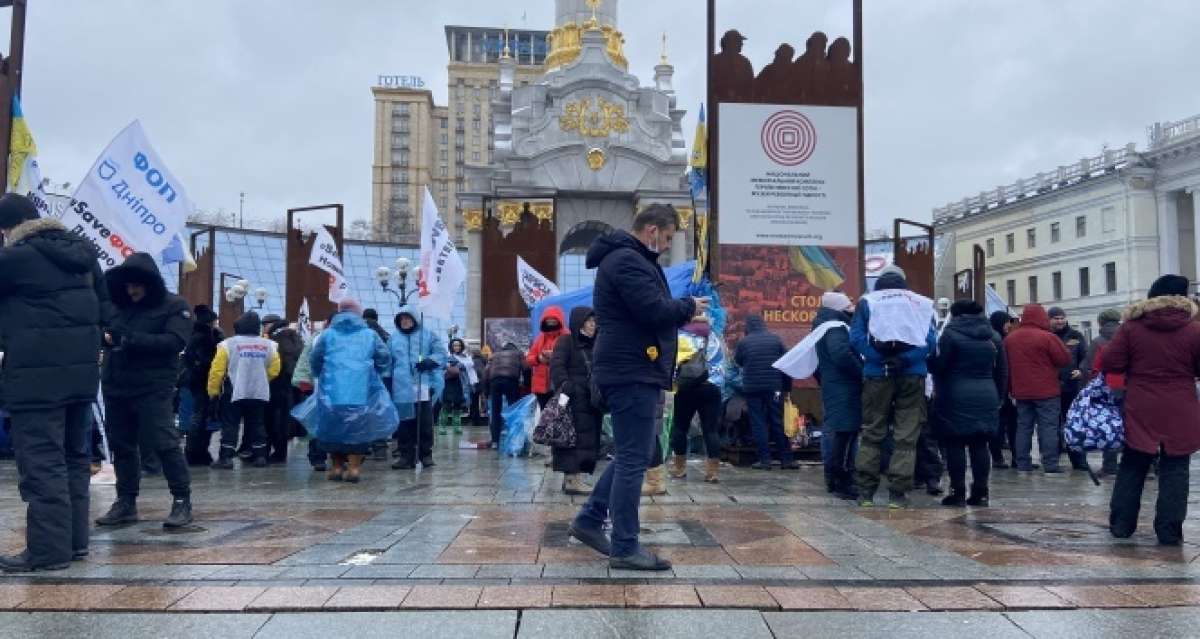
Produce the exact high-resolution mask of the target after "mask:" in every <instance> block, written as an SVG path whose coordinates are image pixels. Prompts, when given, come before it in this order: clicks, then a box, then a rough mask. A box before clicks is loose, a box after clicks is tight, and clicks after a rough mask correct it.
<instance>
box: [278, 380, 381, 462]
mask: <svg viewBox="0 0 1200 639" xmlns="http://www.w3.org/2000/svg"><path fill="white" fill-rule="evenodd" d="M292 417H293V418H295V419H296V421H298V422H300V423H301V424H302V425H303V426H304V428H305V430H307V431H308V434H309V435H310V436H311V437H312V438H313V439H315V440H317V441H320V442H328V443H331V444H348V445H361V444H370V443H372V442H377V441H381V440H386V439H388V438H390V437H391V436H392V434H393V433H395V432H396V426H398V425H399V424H400V416H399V413H397V411H396V405H395V404H393V403H392V398H391V396H390V395H389V394H388V392H387V389H386V388H384V386H383V382H381V381H380V380H379V378H377V377H376V378H374V379H372V380H371V382H370V388H369V391H368V393H367V403H366V404H365V405H355V404H351V405H334V404H332V403H331V402H330V397H329V395H328V394H326V393H322V392H321V389H320V387H319V386H318V388H317V392H315V393H313V394H312V395H311V396H309V398H308V399H306V400H304V401H303V402H300V404H298V405H297V406H296V407H295V408H293V409H292Z"/></svg>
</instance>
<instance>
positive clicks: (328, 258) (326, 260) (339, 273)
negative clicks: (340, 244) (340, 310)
mask: <svg viewBox="0 0 1200 639" xmlns="http://www.w3.org/2000/svg"><path fill="white" fill-rule="evenodd" d="M308 263H309V264H312V265H313V266H315V267H317V268H319V269H321V270H322V271H325V272H326V273H328V274H329V301H330V302H333V303H334V304H337V303H338V302H340V301H342V300H343V299H344V298H346V297H347V296H349V295H350V294H351V291H350V282H348V281H347V280H346V271H345V270H344V269H343V268H342V257H341V256H340V255H338V249H337V242H335V241H334V240H333V235H331V234H330V233H329V229H327V228H325V225H324V224H322V225H321V226H318V227H317V239H316V241H315V242H313V249H312V254H310V255H309V256H308Z"/></svg>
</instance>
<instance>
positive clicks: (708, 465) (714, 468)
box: [704, 459, 721, 484]
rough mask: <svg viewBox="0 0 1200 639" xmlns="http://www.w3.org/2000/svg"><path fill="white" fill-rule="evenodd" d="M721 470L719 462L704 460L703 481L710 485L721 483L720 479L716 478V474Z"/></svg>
mask: <svg viewBox="0 0 1200 639" xmlns="http://www.w3.org/2000/svg"><path fill="white" fill-rule="evenodd" d="M720 469H721V460H719V459H706V460H704V481H706V482H708V483H710V484H717V483H720V482H721V478H720V477H717V472H718V471H719V470H720Z"/></svg>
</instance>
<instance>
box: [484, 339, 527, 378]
mask: <svg viewBox="0 0 1200 639" xmlns="http://www.w3.org/2000/svg"><path fill="white" fill-rule="evenodd" d="M510 346H511V348H510ZM524 368H525V357H524V356H523V355H521V351H519V350H517V347H516V346H512V345H508V346H505V347H504V348H502V349H500V350H498V351H496V353H495V354H494V355H492V358H491V359H490V360H488V364H487V368H485V369H484V374H483V378H484V381H483V383H484V384H491V383H492V381H493V380H496V379H501V378H504V379H514V380H520V379H521V371H522V370H524Z"/></svg>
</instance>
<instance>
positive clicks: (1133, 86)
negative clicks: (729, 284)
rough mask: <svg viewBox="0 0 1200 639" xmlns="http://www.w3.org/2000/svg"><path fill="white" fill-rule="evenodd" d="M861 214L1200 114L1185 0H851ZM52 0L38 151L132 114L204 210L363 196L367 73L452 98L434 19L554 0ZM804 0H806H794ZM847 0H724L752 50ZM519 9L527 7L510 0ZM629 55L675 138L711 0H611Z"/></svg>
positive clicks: (909, 212) (931, 201)
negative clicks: (665, 92)
mask: <svg viewBox="0 0 1200 639" xmlns="http://www.w3.org/2000/svg"><path fill="white" fill-rule="evenodd" d="M865 4H867V7H866V9H865V12H866V17H865V38H866V48H865V54H866V86H867V106H866V108H867V129H866V153H867V212H868V226H869V227H872V228H874V227H885V226H886V227H889V228H890V219H891V218H893V217H909V218H913V219H918V220H926V219H928V218H929V215H930V209H931V208H932V207H934V206H940V205H942V204H945V203H946V202H948V201H950V200H956V199H959V198H961V197H963V196H965V195H969V194H973V193H977V192H979V191H980V190H983V189H989V188H994V187H995V186H997V185H998V184H1002V183H1006V182H1009V181H1013V180H1015V179H1017V178H1020V177H1025V176H1029V175H1032V174H1033V173H1036V172H1038V171H1042V170H1048V169H1051V168H1054V167H1056V166H1057V165H1059V164H1066V163H1070V162H1073V161H1076V160H1078V159H1079V158H1080V157H1083V156H1085V155H1092V154H1095V153H1096V152H1098V151H1099V150H1100V148H1101V145H1102V144H1104V143H1108V144H1110V145H1112V146H1120V145H1123V144H1125V143H1126V142H1131V141H1133V142H1137V143H1138V144H1139V146H1140V145H1142V144H1144V140H1145V130H1144V128H1145V126H1146V125H1148V124H1150V123H1152V122H1153V121H1155V120H1170V119H1179V118H1183V117H1186V116H1190V115H1194V114H1196V113H1200V88H1198V85H1197V78H1200V73H1197V60H1200V38H1197V37H1196V33H1197V31H1198V29H1200V18H1198V17H1197V16H1196V13H1195V8H1194V3H1192V2H1188V1H1187V0H1148V1H1147V2H1141V3H1129V2H1125V1H1123V0H1061V1H1058V2H1051V1H1049V0H1006V1H1001V0H971V1H970V2H968V1H966V0H956V1H951V0H921V1H918V0H866V2H865ZM525 5H526V6H524V7H521V6H520V5H519V4H513V3H496V2H484V1H481V0H451V1H449V2H441V3H431V2H418V1H413V0H402V1H401V0H396V1H390V2H389V1H384V0H354V1H350V0H347V1H344V2H336V3H335V2H325V1H317V0H294V1H286V0H255V1H245V0H242V1H237V0H209V1H205V2H198V1H185V0H164V1H160V2H148V1H145V0H143V1H135V0H90V1H89V0H55V1H54V2H43V3H33V6H32V7H31V8H30V11H29V21H28V31H29V35H28V44H27V48H26V56H27V62H26V75H25V79H24V103H25V110H26V116H27V117H28V119H29V121H30V124H31V126H32V127H33V133H34V136H35V138H36V139H37V142H38V145H39V149H40V155H41V160H42V165H43V167H44V168H43V171H44V172H45V174H46V175H47V176H49V177H52V178H53V179H54V180H55V181H57V182H63V181H70V182H72V183H74V182H76V181H77V180H78V179H79V178H80V177H81V176H82V175H83V174H84V172H85V171H86V170H87V168H88V166H89V165H90V164H91V162H92V161H93V160H94V159H95V156H96V155H97V154H98V153H99V151H100V149H101V148H103V146H104V145H105V144H106V143H107V142H108V140H109V139H110V137H111V136H112V135H114V134H115V133H116V132H117V131H118V130H120V129H121V128H122V127H123V126H124V125H125V124H127V123H128V122H129V121H130V120H133V119H135V118H140V119H141V120H142V122H143V124H144V125H145V127H146V130H147V132H148V133H149V135H150V136H151V139H152V140H153V141H154V143H155V145H156V146H157V148H158V151H159V153H160V154H161V155H162V156H163V157H164V159H165V160H166V161H167V162H168V163H169V165H170V166H171V168H172V170H173V171H174V172H175V173H176V175H177V176H179V178H180V179H181V180H183V181H184V183H185V185H186V186H187V189H188V193H189V195H190V196H191V197H192V199H193V200H194V201H195V202H196V203H197V205H198V206H200V207H201V208H204V209H216V208H219V207H223V208H225V209H226V210H227V211H236V210H237V206H238V192H239V191H241V190H245V191H246V192H247V198H246V202H247V205H246V207H247V216H248V217H255V218H274V217H277V216H280V215H282V213H283V211H284V210H285V209H286V208H287V207H289V206H299V205H307V204H318V203H326V202H332V201H341V202H344V203H345V204H346V205H347V211H348V215H349V217H350V218H351V219H355V218H361V217H366V216H367V215H368V214H369V210H370V197H371V195H370V193H371V190H370V189H371V156H372V148H371V141H372V125H373V115H374V111H373V101H372V99H371V93H370V85H371V84H372V83H373V82H374V80H375V76H376V75H378V74H414V75H422V76H424V77H425V78H426V79H427V81H428V82H429V84H430V85H432V86H433V88H434V92H435V99H436V100H437V101H438V102H439V103H444V102H445V100H446V88H445V83H446V44H445V38H444V35H443V31H442V27H443V25H445V24H467V25H482V26H505V25H509V26H513V27H518V26H528V27H529V28H545V27H548V26H549V25H551V24H552V22H553V2H551V1H550V0H529V1H528V2H526V3H525ZM798 5H799V6H798ZM849 6H850V2H849V0H839V1H833V0H811V1H806V2H803V3H797V2H795V1H794V0H790V1H789V0H720V1H719V2H718V27H719V30H720V31H723V30H724V29H726V28H730V27H737V28H739V29H740V30H741V31H742V32H743V33H745V34H746V35H747V36H749V37H750V41H749V42H747V48H746V53H747V55H748V56H749V57H750V58H751V59H752V60H753V61H754V63H755V66H756V68H758V67H760V66H761V65H762V64H764V63H766V62H767V61H768V60H769V59H770V57H771V53H772V52H773V51H774V48H775V46H776V45H777V44H778V43H779V42H782V41H788V42H791V43H792V44H793V45H799V44H800V43H802V42H803V41H804V39H806V37H807V35H808V34H809V33H810V32H811V31H812V30H814V29H822V30H825V31H826V32H827V33H830V34H836V35H847V36H849V35H850V11H849ZM523 14H524V20H523ZM620 22H621V24H620V27H621V28H622V29H623V31H624V32H625V35H626V39H627V54H628V57H629V59H630V70H631V71H633V72H634V73H637V74H638V75H639V76H640V77H641V78H642V79H643V82H645V83H649V82H650V81H651V79H652V75H653V66H654V64H656V63H657V61H658V56H659V49H660V46H661V40H660V38H661V34H662V33H663V32H664V31H666V32H667V33H668V37H669V42H670V45H669V47H670V59H671V62H672V63H673V64H674V65H675V66H676V78H675V86H676V89H677V91H678V94H679V102H680V105H681V106H682V107H683V108H686V109H688V111H689V113H688V118H687V120H686V122H685V133H686V135H687V137H688V140H689V143H690V139H691V132H692V127H693V126H694V123H695V113H696V110H697V107H698V105H699V104H700V102H701V101H702V100H703V96H704V79H705V65H704V41H705V26H704V3H703V2H700V1H699V0H673V1H669V2H654V3H643V2H630V1H628V0H626V1H625V2H622V3H621V7H620Z"/></svg>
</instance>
